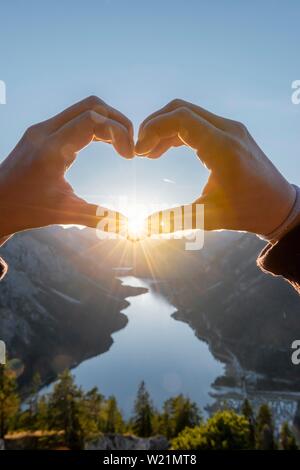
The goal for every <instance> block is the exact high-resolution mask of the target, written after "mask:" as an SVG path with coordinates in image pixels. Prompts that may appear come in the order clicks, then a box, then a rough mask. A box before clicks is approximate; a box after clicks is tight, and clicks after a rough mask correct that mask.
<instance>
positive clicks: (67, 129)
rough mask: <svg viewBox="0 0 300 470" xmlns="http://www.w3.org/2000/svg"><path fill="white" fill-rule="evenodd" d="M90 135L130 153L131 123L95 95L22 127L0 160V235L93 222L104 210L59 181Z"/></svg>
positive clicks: (97, 219)
mask: <svg viewBox="0 0 300 470" xmlns="http://www.w3.org/2000/svg"><path fill="white" fill-rule="evenodd" d="M93 140H94V141H103V142H109V143H111V144H112V145H113V146H114V147H115V149H116V151H117V152H118V153H119V154H120V155H122V156H123V157H125V158H132V157H133V156H134V143H133V127H132V124H131V122H130V121H129V119H127V118H126V117H125V116H124V115H123V114H121V113H120V112H119V111H117V110H115V109H114V108H112V107H110V106H108V105H107V104H106V103H104V102H103V101H102V100H100V99H99V98H97V97H95V96H91V97H89V98H87V99H85V100H83V101H80V102H79V103H77V104H75V105H74V106H71V107H70V108H68V109H66V110H65V111H63V112H62V113H60V114H58V115H57V116H54V117H53V118H51V119H49V120H47V121H44V122H41V123H39V124H36V125H34V126H32V127H30V128H29V129H28V130H27V131H26V132H25V134H24V136H23V137H22V139H21V140H20V142H19V143H18V144H17V146H16V147H15V149H14V150H13V151H12V152H11V154H10V155H9V156H8V157H7V158H6V160H4V161H3V162H2V163H1V165H0V239H5V237H6V236H8V235H10V234H13V233H15V232H18V231H21V230H25V229H30V228H35V227H43V226H46V225H51V224H79V225H86V226H89V227H96V226H97V225H98V223H99V222H100V221H101V219H102V218H103V215H102V216H101V217H100V216H97V213H98V214H105V211H101V210H98V206H96V205H95V204H90V203H88V202H86V201H85V200H83V199H82V198H80V197H78V196H77V195H76V194H75V193H74V191H73V188H72V187H71V185H70V184H69V183H68V182H67V181H66V180H65V173H66V171H67V170H68V169H69V168H70V166H71V165H72V163H73V162H74V160H75V158H76V156H77V153H78V152H79V151H80V150H81V149H82V148H83V147H85V146H86V145H88V144H89V143H90V142H92V141H93ZM99 183H100V184H101V174H100V175H99Z"/></svg>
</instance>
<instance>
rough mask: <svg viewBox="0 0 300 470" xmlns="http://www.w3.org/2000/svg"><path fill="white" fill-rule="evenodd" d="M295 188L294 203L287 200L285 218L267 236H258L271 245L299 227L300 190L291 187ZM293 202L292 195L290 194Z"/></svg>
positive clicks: (294, 187) (294, 186)
mask: <svg viewBox="0 0 300 470" xmlns="http://www.w3.org/2000/svg"><path fill="white" fill-rule="evenodd" d="M291 187H292V188H293V194H294V196H293V198H292V201H293V203H291V202H290V203H289V204H288V202H289V200H288V199H287V202H286V211H285V217H282V220H281V223H279V224H277V226H276V227H275V228H274V229H273V230H272V231H270V232H268V233H266V234H259V235H258V236H259V237H260V238H262V239H264V240H266V241H268V242H270V243H275V242H277V241H278V240H280V239H281V238H282V237H283V236H284V235H286V234H287V233H288V232H289V231H290V230H292V229H293V228H294V227H296V226H297V225H299V223H300V188H299V187H298V186H296V185H294V184H292V185H291ZM290 200H291V193H290Z"/></svg>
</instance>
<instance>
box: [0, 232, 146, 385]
mask: <svg viewBox="0 0 300 470" xmlns="http://www.w3.org/2000/svg"><path fill="white" fill-rule="evenodd" d="M94 242H95V236H91V237H89V236H88V233H85V232H84V231H83V232H82V231H80V230H78V229H76V228H73V229H68V230H64V229H62V228H59V227H54V228H48V229H43V230H35V231H31V232H24V233H22V234H19V235H17V236H14V237H13V238H12V239H11V240H10V241H9V243H7V244H6V245H5V246H4V247H3V248H2V249H1V254H2V256H3V257H4V258H5V260H6V261H7V262H8V264H9V271H8V274H7V275H6V277H5V278H4V280H3V281H2V282H1V283H0V338H1V339H2V340H4V341H5V342H6V345H7V350H8V354H9V356H10V357H11V358H18V359H20V363H21V364H22V367H23V368H24V370H23V373H22V375H21V377H20V383H21V384H26V383H27V382H28V380H29V379H30V378H31V377H32V373H33V372H35V371H39V373H40V374H41V377H42V379H44V380H45V379H47V378H50V377H51V378H53V376H54V375H56V373H57V372H58V371H61V370H62V369H64V368H65V367H67V366H70V365H72V364H74V363H77V362H81V361H82V360H84V359H85V358H87V357H90V356H94V355H96V354H99V353H102V352H104V351H106V350H107V349H109V347H110V346H111V344H112V338H111V334H112V333H113V332H114V331H117V330H119V329H120V328H123V327H124V326H125V325H126V323H127V318H126V316H125V315H124V314H122V313H120V310H122V309H123V308H125V307H126V305H127V302H126V301H125V300H124V299H125V297H127V296H128V295H135V293H140V292H143V290H140V289H133V288H129V287H123V286H121V283H120V282H119V281H118V280H116V279H115V273H114V272H113V271H112V266H111V265H110V266H106V267H105V269H104V268H103V266H102V264H101V258H97V257H95V256H94V257H93V256H90V257H87V256H86V254H85V251H86V250H92V245H93V243H94Z"/></svg>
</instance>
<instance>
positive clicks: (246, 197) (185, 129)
mask: <svg viewBox="0 0 300 470" xmlns="http://www.w3.org/2000/svg"><path fill="white" fill-rule="evenodd" d="M179 145H187V146H188V147H191V148H192V149H194V150H195V151H196V153H197V155H198V157H199V158H200V160H201V161H202V162H203V163H204V165H205V166H206V167H207V168H208V169H209V170H210V171H211V173H210V176H209V178H208V181H207V184H206V185H205V187H204V189H203V191H202V193H201V196H200V197H199V199H197V200H196V201H195V202H196V203H199V204H204V211H205V223H204V228H205V229H206V230H216V229H230V230H242V231H247V232H254V233H258V234H261V235H265V236H267V235H268V234H269V233H270V232H272V231H274V230H275V229H276V228H277V227H278V226H280V225H281V223H282V222H283V221H284V220H285V218H286V217H287V216H288V214H289V212H290V211H291V208H292V206H293V204H294V201H295V189H294V187H293V186H292V185H291V184H290V183H289V182H288V181H287V180H286V179H285V178H284V177H283V176H282V175H281V173H280V172H279V171H278V170H277V169H276V168H275V166H274V165H273V164H272V163H271V161H270V160H269V159H268V158H267V157H266V155H265V154H264V153H263V151H262V150H261V149H260V148H259V146H258V145H257V144H256V142H255V141H254V139H253V138H252V137H251V135H250V134H249V132H248V130H247V129H246V127H245V126H244V125H243V124H241V123H240V122H236V121H232V120H230V119H225V118H223V117H220V116H217V115H215V114H212V113H210V112H208V111H206V110H205V109H203V108H201V107H199V106H195V105H193V104H191V103H188V102H185V101H182V100H174V101H172V102H171V103H169V104H168V105H167V106H165V107H164V108H162V109H161V110H159V111H157V112H156V113H154V114H152V115H151V116H149V117H148V118H147V119H146V120H145V121H144V122H143V123H142V125H141V126H140V130H139V136H138V142H137V143H136V147H135V149H136V154H137V155H140V156H145V157H148V158H158V157H160V156H161V155H162V154H163V153H165V152H166V151H167V150H168V149H169V148H170V147H172V146H176V147H178V146H179Z"/></svg>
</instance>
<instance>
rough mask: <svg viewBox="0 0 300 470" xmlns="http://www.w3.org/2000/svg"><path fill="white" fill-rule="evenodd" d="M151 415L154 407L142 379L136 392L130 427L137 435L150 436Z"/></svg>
mask: <svg viewBox="0 0 300 470" xmlns="http://www.w3.org/2000/svg"><path fill="white" fill-rule="evenodd" d="M153 416H154V407H153V404H152V401H151V399H150V395H149V393H148V391H147V389H146V385H145V382H144V381H142V382H141V384H140V386H139V389H138V392H137V397H136V400H135V404H134V416H133V419H132V429H133V431H134V432H135V434H136V435H137V436H140V437H149V436H151V434H152V429H153V427H152V420H153Z"/></svg>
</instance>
